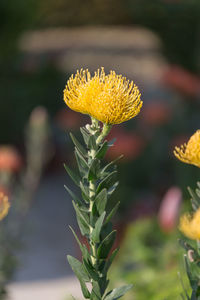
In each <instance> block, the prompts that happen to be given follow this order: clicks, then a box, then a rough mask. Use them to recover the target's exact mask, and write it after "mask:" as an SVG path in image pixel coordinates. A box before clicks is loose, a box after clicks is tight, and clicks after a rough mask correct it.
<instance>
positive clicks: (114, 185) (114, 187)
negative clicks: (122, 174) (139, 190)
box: [108, 181, 119, 196]
mask: <svg viewBox="0 0 200 300" xmlns="http://www.w3.org/2000/svg"><path fill="white" fill-rule="evenodd" d="M118 184H119V181H117V182H115V183H114V184H113V186H111V187H110V188H109V190H108V196H111V195H112V193H114V191H115V190H116V188H117V187H118Z"/></svg>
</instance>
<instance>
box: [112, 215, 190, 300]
mask: <svg viewBox="0 0 200 300" xmlns="http://www.w3.org/2000/svg"><path fill="white" fill-rule="evenodd" d="M177 237H178V235H177V233H176V232H174V233H172V234H170V235H166V234H165V233H163V232H162V231H161V230H160V228H159V226H158V225H157V221H156V220H155V219H143V220H139V221H136V222H134V223H132V224H131V225H129V227H128V228H127V231H126V235H125V238H124V242H123V244H122V247H121V251H120V256H119V257H117V260H116V261H115V263H114V264H113V265H112V267H111V269H110V278H111V283H112V285H116V284H117V283H124V281H126V282H127V283H132V282H133V283H134V288H133V290H131V292H130V293H128V294H127V295H126V296H124V298H123V299H124V300H144V299H148V300H161V299H166V300H171V299H177V300H178V299H180V296H179V295H180V293H181V292H182V286H181V281H183V283H184V286H185V287H186V289H187V290H189V287H188V282H187V278H186V276H185V274H184V273H183V275H181V278H179V276H178V272H179V271H180V270H181V269H182V267H181V266H182V261H183V259H182V251H181V249H179V247H178V243H177Z"/></svg>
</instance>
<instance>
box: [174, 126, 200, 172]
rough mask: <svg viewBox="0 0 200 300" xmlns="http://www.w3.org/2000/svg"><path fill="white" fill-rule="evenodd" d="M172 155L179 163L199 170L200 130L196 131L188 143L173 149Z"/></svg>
mask: <svg viewBox="0 0 200 300" xmlns="http://www.w3.org/2000/svg"><path fill="white" fill-rule="evenodd" d="M174 155H175V156H176V157H177V158H178V159H179V160H181V161H183V162H185V163H187V164H192V165H195V166H197V167H199V168H200V130H197V131H196V132H195V133H194V134H193V135H192V136H191V138H190V139H189V141H188V143H187V144H186V143H185V144H183V145H181V147H180V148H179V147H175V150H174Z"/></svg>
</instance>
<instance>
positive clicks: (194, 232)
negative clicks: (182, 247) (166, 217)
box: [179, 208, 200, 240]
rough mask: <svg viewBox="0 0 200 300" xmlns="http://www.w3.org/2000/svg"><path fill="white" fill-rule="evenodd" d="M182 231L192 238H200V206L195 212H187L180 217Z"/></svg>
mask: <svg viewBox="0 0 200 300" xmlns="http://www.w3.org/2000/svg"><path fill="white" fill-rule="evenodd" d="M179 229H180V231H182V233H184V235H185V236H187V237H188V238H190V239H192V240H200V208H199V209H198V210H197V211H196V212H195V213H194V214H193V215H191V214H185V215H183V216H182V217H181V219H180V225H179Z"/></svg>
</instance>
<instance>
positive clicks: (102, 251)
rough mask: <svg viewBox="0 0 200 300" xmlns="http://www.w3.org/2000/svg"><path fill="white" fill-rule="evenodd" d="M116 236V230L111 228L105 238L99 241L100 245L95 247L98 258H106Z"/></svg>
mask: <svg viewBox="0 0 200 300" xmlns="http://www.w3.org/2000/svg"><path fill="white" fill-rule="evenodd" d="M115 237H116V230H113V231H112V232H111V233H110V234H109V235H107V236H106V238H105V239H104V240H103V241H102V242H101V244H100V246H99V247H98V249H97V256H98V258H101V259H102V258H104V259H105V258H107V257H108V254H109V252H110V250H111V248H112V246H113V244H114V241H115Z"/></svg>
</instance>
